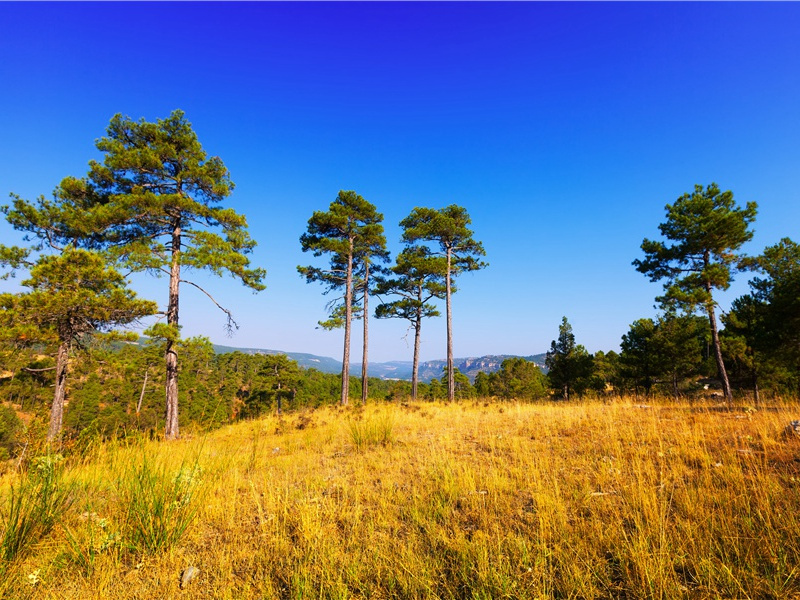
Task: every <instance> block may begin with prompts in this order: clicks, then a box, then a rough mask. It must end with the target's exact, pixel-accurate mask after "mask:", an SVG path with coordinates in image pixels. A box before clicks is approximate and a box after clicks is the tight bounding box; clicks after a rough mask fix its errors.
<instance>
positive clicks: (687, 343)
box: [619, 313, 710, 398]
mask: <svg viewBox="0 0 800 600" xmlns="http://www.w3.org/2000/svg"><path fill="white" fill-rule="evenodd" d="M709 339H710V329H709V324H708V320H706V319H703V318H701V317H697V316H694V315H683V316H677V315H675V314H673V313H666V314H665V315H663V316H662V317H661V318H659V320H658V321H657V322H655V321H653V320H652V319H639V320H637V321H634V322H633V323H632V324H631V326H630V330H629V331H628V333H626V334H625V335H623V336H622V343H621V345H620V346H621V349H622V352H621V354H620V359H619V361H620V375H621V377H622V379H623V381H624V385H625V386H627V387H628V388H633V389H634V390H635V391H637V392H638V391H639V390H643V391H644V392H645V393H646V394H650V393H651V391H652V390H653V388H654V386H656V385H660V384H668V386H669V389H670V391H671V393H672V395H673V396H675V397H676V398H677V397H678V395H679V394H680V387H681V384H682V382H683V381H685V380H686V379H687V378H690V377H693V376H699V375H704V374H706V372H707V367H706V364H705V361H706V358H707V354H706V353H705V349H706V347H707V345H708V341H709Z"/></svg>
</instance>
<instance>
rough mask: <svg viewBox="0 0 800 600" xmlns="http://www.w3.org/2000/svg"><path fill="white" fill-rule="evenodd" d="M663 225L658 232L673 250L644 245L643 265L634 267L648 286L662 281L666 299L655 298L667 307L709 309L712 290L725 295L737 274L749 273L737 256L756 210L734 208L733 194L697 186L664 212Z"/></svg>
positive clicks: (654, 243)
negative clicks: (738, 271) (722, 291)
mask: <svg viewBox="0 0 800 600" xmlns="http://www.w3.org/2000/svg"><path fill="white" fill-rule="evenodd" d="M666 211H667V215H666V220H665V221H664V222H663V223H662V224H660V225H659V226H658V229H659V231H660V232H661V235H662V236H664V238H666V239H667V240H669V241H671V242H673V243H672V244H671V245H668V244H665V243H664V242H660V241H653V240H649V239H646V238H645V240H644V241H643V242H642V250H643V251H644V254H645V258H644V260H639V259H636V260H634V261H633V264H634V266H635V267H636V269H637V270H638V271H639V272H641V273H644V274H645V275H647V276H648V277H649V278H650V280H651V281H660V280H666V283H665V287H664V289H665V294H664V296H661V297H660V298H658V300H659V301H661V302H662V303H663V304H664V305H665V306H668V307H671V306H675V305H677V306H679V307H683V308H686V309H688V310H690V311H693V310H694V309H695V308H696V307H697V306H701V307H704V308H705V307H708V306H711V305H712V304H713V297H712V290H713V289H719V290H726V289H728V287H729V286H730V283H731V281H732V280H733V275H734V273H735V272H736V271H737V270H741V269H745V268H749V266H750V261H749V260H748V259H746V258H745V257H743V256H742V255H740V254H737V252H736V251H737V250H738V249H739V248H740V247H741V246H742V244H744V243H745V242H747V241H749V240H751V239H752V237H753V232H752V230H751V229H750V224H751V223H752V222H753V221H754V220H755V217H756V211H757V205H756V203H755V202H748V203H747V206H746V207H745V208H740V207H739V206H737V204H736V202H735V201H734V199H733V192H731V191H726V192H721V191H720V189H719V187H718V186H717V185H716V184H715V183H712V184H710V185H709V186H708V187H706V188H705V189H703V187H702V186H700V185H696V186H695V189H694V192H693V193H692V194H684V195H683V196H681V197H680V198H678V199H677V200H676V201H675V203H674V204H668V205H667V206H666Z"/></svg>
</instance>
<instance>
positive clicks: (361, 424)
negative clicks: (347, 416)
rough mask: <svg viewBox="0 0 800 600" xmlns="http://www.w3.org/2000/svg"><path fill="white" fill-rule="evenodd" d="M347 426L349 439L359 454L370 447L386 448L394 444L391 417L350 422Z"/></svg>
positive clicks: (383, 416) (384, 416)
mask: <svg viewBox="0 0 800 600" xmlns="http://www.w3.org/2000/svg"><path fill="white" fill-rule="evenodd" d="M349 426H350V439H351V440H352V441H353V445H354V446H355V447H356V450H358V451H359V452H362V451H364V450H365V449H367V448H368V447H370V446H378V445H380V446H388V445H389V444H391V443H392V442H394V433H393V432H394V419H393V418H392V416H391V415H388V414H384V415H381V416H379V417H373V418H367V419H360V420H352V421H350V424H349Z"/></svg>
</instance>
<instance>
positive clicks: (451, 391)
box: [445, 247, 456, 402]
mask: <svg viewBox="0 0 800 600" xmlns="http://www.w3.org/2000/svg"><path fill="white" fill-rule="evenodd" d="M452 254H453V251H452V249H451V248H449V247H448V248H447V277H446V278H445V288H446V294H447V400H448V401H449V402H453V401H454V400H455V398H456V380H455V373H454V372H453V311H452V309H451V302H452V300H451V287H452V286H451V284H450V267H451V264H452Z"/></svg>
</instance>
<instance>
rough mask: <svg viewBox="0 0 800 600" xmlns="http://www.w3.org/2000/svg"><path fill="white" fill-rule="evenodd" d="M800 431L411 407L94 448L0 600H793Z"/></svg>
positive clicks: (718, 418)
mask: <svg viewBox="0 0 800 600" xmlns="http://www.w3.org/2000/svg"><path fill="white" fill-rule="evenodd" d="M796 418H798V415H797V407H796V406H794V407H793V406H789V407H774V408H771V409H764V410H760V411H757V412H753V411H741V410H739V411H730V412H729V411H726V410H706V409H700V408H698V407H691V406H676V405H672V404H665V405H662V406H658V405H654V406H653V407H651V408H643V407H640V406H637V405H636V404H635V403H633V402H630V401H619V402H615V403H613V404H602V403H590V404H584V405H578V404H569V405H565V404H547V405H525V404H496V403H487V404H484V403H471V404H451V405H444V404H427V403H421V404H411V405H403V406H400V405H381V406H368V407H367V408H366V409H364V410H360V409H359V410H342V409H338V408H335V407H332V408H325V409H320V410H317V411H314V412H305V413H298V414H293V415H284V416H283V417H282V418H277V417H266V418H263V419H260V420H257V421H250V422H242V423H239V424H236V425H233V426H230V427H227V428H224V429H222V430H218V431H215V432H213V433H211V434H209V435H208V436H207V437H195V438H191V439H183V440H180V441H178V442H176V443H169V444H164V443H157V442H150V441H141V442H137V443H133V444H126V443H125V442H112V443H108V444H103V445H99V446H97V447H94V448H93V449H92V451H91V452H90V453H88V454H87V455H86V456H84V457H82V458H77V457H74V458H72V459H70V461H71V462H70V463H69V464H67V465H66V473H65V477H66V478H67V479H68V481H69V482H70V485H72V486H74V487H73V490H74V492H73V496H74V499H75V502H74V503H73V504H72V505H71V506H67V507H66V508H65V510H64V513H63V515H62V518H60V519H59V522H58V524H56V525H55V526H54V527H53V528H52V530H51V531H50V532H49V534H48V535H46V536H43V537H41V538H38V539H39V541H38V542H35V543H33V544H32V545H31V546H30V547H29V548H28V551H27V552H25V553H21V554H20V555H19V556H16V557H14V558H13V560H9V561H7V562H6V566H7V569H6V577H5V578H0V580H2V581H0V596H3V597H11V598H142V599H146V598H153V599H155V598H178V597H180V598H266V599H270V598H280V599H283V598H287V599H289V598H291V599H295V598H296V599H300V598H326V599H328V598H330V599H335V598H342V599H343V598H404V599H405V598H420V599H422V598H453V599H460V598H476V599H477V598H486V599H489V598H531V599H533V598H715V597H729V598H796V597H798V596H799V595H800V537H798V534H797V532H798V531H800V441H798V440H797V439H795V438H794V437H786V436H785V435H784V433H783V429H784V427H785V425H786V424H788V422H789V421H791V420H793V419H796ZM143 457H146V459H143ZM187 465H190V467H188V468H187ZM198 469H202V478H198V475H199V472H200V471H199V470H198ZM15 477H16V476H13V475H6V476H5V478H4V479H3V480H0V498H1V499H6V498H8V497H9V489H10V488H9V486H10V485H11V484H12V483H13V484H14V485H15V486H16V485H18V480H15V479H14V478H15ZM15 489H16V488H15ZM4 501H5V502H6V503H7V500H4ZM184 509H185V512H180V511H182V510H184ZM170 511H172V512H170ZM157 514H161V515H162V517H163V518H160V520H159V519H157V518H156V517H155V515H157ZM181 515H183V516H181ZM151 517H152V521H151V520H148V519H150V518H151ZM137 531H138V533H137ZM190 566H193V567H196V568H197V569H199V575H198V576H197V578H196V579H195V580H194V581H192V582H191V583H189V584H187V586H186V588H185V589H180V579H181V573H183V572H184V571H185V570H186V569H187V568H188V567H190Z"/></svg>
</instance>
